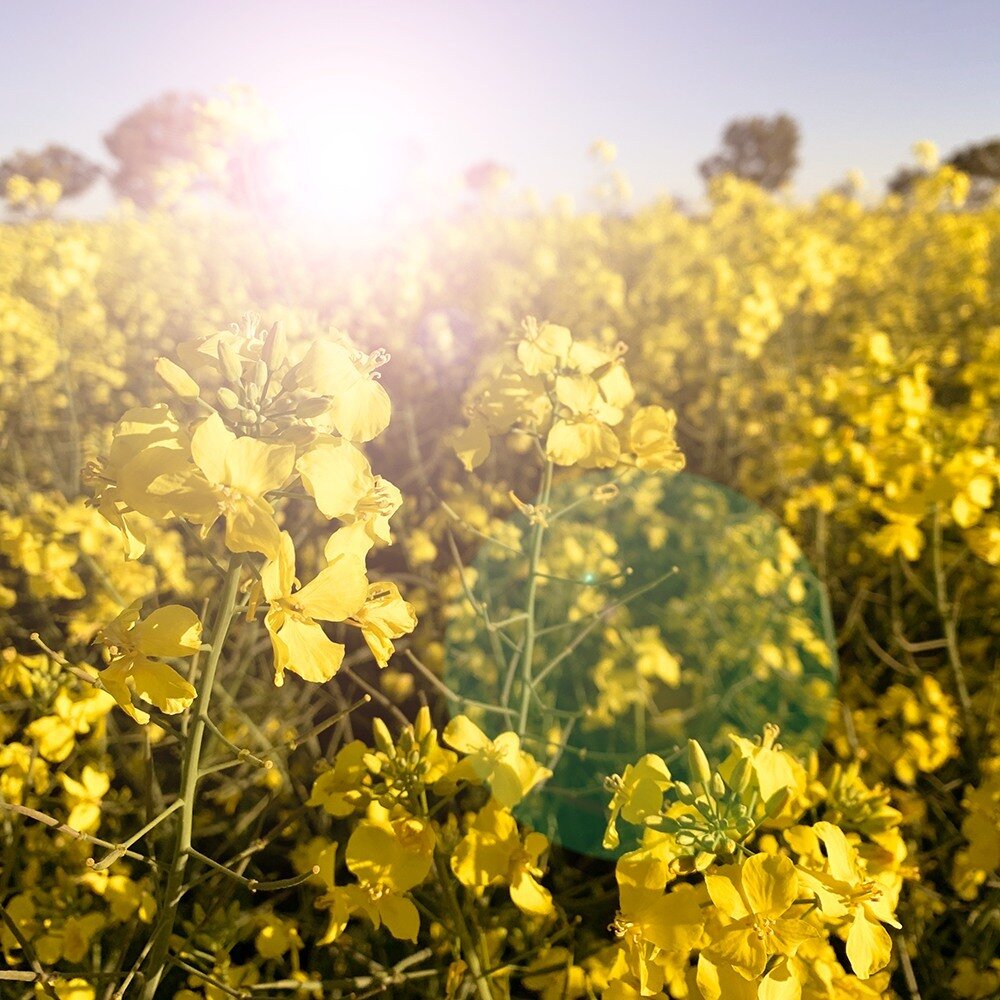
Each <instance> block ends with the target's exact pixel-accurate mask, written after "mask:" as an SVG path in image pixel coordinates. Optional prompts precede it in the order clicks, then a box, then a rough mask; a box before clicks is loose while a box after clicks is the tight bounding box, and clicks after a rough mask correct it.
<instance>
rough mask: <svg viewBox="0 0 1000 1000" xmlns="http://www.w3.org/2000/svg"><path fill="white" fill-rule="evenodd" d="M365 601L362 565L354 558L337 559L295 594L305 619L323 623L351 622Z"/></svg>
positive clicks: (361, 562) (366, 582) (366, 592)
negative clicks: (349, 619)
mask: <svg viewBox="0 0 1000 1000" xmlns="http://www.w3.org/2000/svg"><path fill="white" fill-rule="evenodd" d="M367 597H368V577H367V576H366V575H365V564H364V562H363V561H362V560H360V559H358V558H357V557H356V556H340V557H339V558H338V559H336V560H334V561H333V562H331V563H330V565H329V566H327V567H326V568H325V569H322V570H320V572H319V573H317V574H316V576H315V577H313V579H312V580H310V581H309V582H308V583H307V584H306V585H305V586H304V587H303V588H302V589H301V590H299V591H298V592H297V593H296V594H295V600H296V601H297V602H298V604H299V605H300V606H301V607H302V609H303V610H304V611H305V613H306V614H307V615H309V616H310V617H311V618H318V619H319V620H320V621H325V622H342V621H344V620H345V619H347V618H350V617H351V615H353V614H355V613H356V612H357V611H359V610H360V608H361V607H362V605H363V604H364V603H365V600H366V598H367Z"/></svg>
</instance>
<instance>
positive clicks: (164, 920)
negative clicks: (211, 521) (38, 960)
mask: <svg viewBox="0 0 1000 1000" xmlns="http://www.w3.org/2000/svg"><path fill="white" fill-rule="evenodd" d="M242 565H243V557H242V556H239V555H233V556H231V557H230V559H229V569H228V570H227V571H226V579H225V583H224V584H223V588H222V599H221V603H220V605H219V611H218V614H217V615H216V618H215V624H214V626H213V628H212V637H211V647H212V648H211V651H210V652H209V654H208V659H207V660H206V662H205V669H204V671H202V675H201V677H200V679H199V681H198V698H197V701H196V702H195V704H196V706H197V708H196V711H195V715H194V719H193V721H192V724H191V728H190V730H189V732H188V737H187V743H186V745H185V747H184V759H183V762H182V764H181V800H182V801H183V803H184V804H183V806H182V807H181V821H180V825H179V827H178V830H177V841H176V843H175V844H174V853H173V858H172V859H171V862H170V875H169V877H168V879H167V888H166V892H165V893H164V896H163V900H162V902H161V912H160V919H159V921H158V922H157V926H156V930H155V931H154V939H153V946H152V948H151V949H150V955H149V965H148V971H147V973H146V988H145V990H144V992H143V997H144V1000H153V998H154V997H155V996H156V989H157V987H158V986H159V983H160V978H161V977H162V976H163V970H164V968H165V967H166V965H167V960H168V954H169V950H170V935H171V934H172V933H173V929H174V922H175V921H176V919H177V908H178V903H179V902H180V894H181V887H182V886H183V884H184V869H185V867H186V866H187V860H188V857H189V855H190V851H191V838H192V834H193V831H194V807H195V797H196V792H197V788H198V771H199V768H200V764H201V748H202V743H203V741H204V738H205V729H206V726H207V721H208V708H209V704H210V703H211V700H212V688H213V686H214V684H215V672H216V669H217V668H218V666H219V659H220V657H221V655H222V647H223V645H224V644H225V641H226V635H227V634H228V632H229V625H230V623H231V622H232V618H233V613H234V610H235V608H236V598H237V594H238V592H239V586H240V570H241V568H242Z"/></svg>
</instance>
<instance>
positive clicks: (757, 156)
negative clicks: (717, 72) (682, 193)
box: [698, 114, 799, 191]
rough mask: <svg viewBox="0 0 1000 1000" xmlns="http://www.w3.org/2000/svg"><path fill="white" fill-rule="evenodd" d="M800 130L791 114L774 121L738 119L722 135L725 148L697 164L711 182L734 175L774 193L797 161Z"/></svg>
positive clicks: (701, 172) (754, 118)
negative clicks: (727, 175)
mask: <svg viewBox="0 0 1000 1000" xmlns="http://www.w3.org/2000/svg"><path fill="white" fill-rule="evenodd" d="M798 146H799V127H798V125H797V124H796V122H795V119H794V118H791V117H790V116H789V115H785V114H781V115H776V116H775V117H774V118H761V117H753V118H737V119H734V120H733V121H731V122H730V123H729V124H728V125H727V126H726V127H725V130H724V131H723V133H722V148H721V149H720V150H719V152H717V153H715V154H713V155H712V156H710V157H708V158H707V159H705V160H702V162H701V163H700V164H699V165H698V172H699V173H700V174H701V176H702V177H703V178H704V179H705V180H706V181H710V180H711V179H712V178H713V177H717V176H718V175H719V174H727V173H729V174H735V175H736V176H737V177H742V178H743V179H744V180H748V181H753V183H754V184H758V185H760V186H761V187H762V188H764V189H765V190H767V191H774V190H776V189H777V188H779V187H781V185H782V184H784V183H785V182H786V181H788V180H789V179H790V178H791V176H792V174H793V173H794V172H795V168H796V167H797V166H798V165H799V160H798V155H797V153H798Z"/></svg>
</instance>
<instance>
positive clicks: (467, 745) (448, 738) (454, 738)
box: [441, 715, 490, 753]
mask: <svg viewBox="0 0 1000 1000" xmlns="http://www.w3.org/2000/svg"><path fill="white" fill-rule="evenodd" d="M441 738H442V739H443V740H444V742H445V743H447V744H448V746H450V747H454V749H456V750H458V751H459V752H460V753H475V752H476V751H477V750H483V749H485V748H486V747H488V746H489V745H490V741H489V739H488V738H487V736H486V734H485V733H484V732H483V731H482V730H481V729H480V728H479V726H477V725H476V724H475V723H474V722H473V721H472V720H471V719H470V718H469V717H468V716H465V715H456V716H455V718H454V719H452V720H451V721H450V722H449V723H448V725H447V726H445V728H444V732H443V733H442V734H441Z"/></svg>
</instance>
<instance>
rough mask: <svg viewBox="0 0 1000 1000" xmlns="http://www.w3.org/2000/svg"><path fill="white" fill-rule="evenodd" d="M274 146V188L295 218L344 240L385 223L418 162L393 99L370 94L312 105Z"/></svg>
mask: <svg viewBox="0 0 1000 1000" xmlns="http://www.w3.org/2000/svg"><path fill="white" fill-rule="evenodd" d="M278 150H279V152H278V164H279V166H278V171H277V174H278V180H277V185H278V188H279V191H278V193H279V195H280V197H281V199H282V201H283V203H284V204H285V206H286V208H287V210H288V212H289V214H290V215H291V216H292V217H293V219H294V221H296V222H297V223H298V224H300V225H304V226H306V227H307V228H309V229H324V230H328V231H329V232H330V234H331V235H336V234H337V233H344V234H349V235H350V236H351V238H355V237H357V235H359V232H361V231H364V230H366V229H373V228H382V227H384V226H385V225H386V224H387V223H389V222H391V220H392V217H393V216H394V215H395V214H397V213H398V212H399V211H400V210H401V208H402V203H403V200H404V199H405V198H406V196H407V188H408V185H409V184H410V182H411V180H412V178H413V176H414V170H415V167H416V160H417V157H416V156H415V154H414V142H413V140H412V138H410V136H409V135H408V133H407V128H406V121H405V118H404V116H403V114H402V112H401V107H400V104H399V103H398V101H391V102H390V101H387V100H386V99H385V97H384V96H383V95H373V94H371V93H368V94H364V95H362V96H361V97H360V98H358V99H354V100H352V101H350V102H348V101H343V100H342V101H337V102H330V103H329V104H326V105H324V106H321V107H317V108H315V109H313V110H312V112H311V113H310V114H309V116H308V118H307V119H305V120H303V121H302V122H298V123H296V124H294V125H292V126H290V127H288V128H287V129H286V130H285V131H284V135H283V136H282V138H281V139H280V141H279V144H278Z"/></svg>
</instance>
